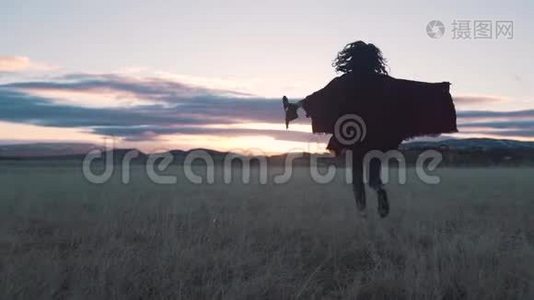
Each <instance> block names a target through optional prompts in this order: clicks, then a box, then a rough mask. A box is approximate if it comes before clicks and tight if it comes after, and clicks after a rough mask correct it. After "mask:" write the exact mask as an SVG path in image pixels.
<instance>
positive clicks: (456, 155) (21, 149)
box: [0, 138, 534, 166]
mask: <svg viewBox="0 0 534 300" xmlns="http://www.w3.org/2000/svg"><path fill="white" fill-rule="evenodd" d="M94 149H103V147H102V146H98V145H93V144H81V143H33V144H13V145H0V160H4V161H5V160H81V159H83V157H84V155H85V154H87V153H88V152H89V151H91V150H94ZM428 149H435V150H439V151H440V152H441V153H442V154H443V157H444V162H443V163H444V164H445V165H460V166H461V165H502V164H506V165H516V166H517V165H534V142H522V141H514V140H500V139H482V138H476V139H447V140H440V141H412V142H405V143H403V144H402V145H401V146H400V150H401V151H402V152H403V153H405V157H406V158H407V161H408V163H413V162H414V161H415V160H416V159H417V155H418V153H420V152H422V151H424V150H428ZM131 150H135V149H114V150H113V152H112V153H113V157H114V158H117V159H116V160H115V161H116V162H119V161H121V160H122V158H123V157H124V155H125V154H126V153H127V152H129V151H131ZM202 150H204V151H206V152H208V153H209V154H210V155H211V157H212V158H213V159H214V160H216V161H217V160H222V159H224V156H225V155H226V154H227V152H220V151H215V150H209V149H202ZM190 151H192V150H190ZM190 151H184V150H171V151H169V152H170V153H171V154H172V155H173V157H174V158H175V161H176V162H181V161H183V159H184V158H185V157H186V156H187V154H188V153H189V152H190ZM310 155H314V156H319V157H322V158H323V159H326V160H329V159H331V158H329V157H328V155H323V154H305V155H304V157H303V158H304V160H306V158H308V157H309V156H310ZM285 156H286V154H279V155H273V156H270V157H269V160H270V161H272V162H276V163H282V162H283V159H284V158H285ZM146 159H147V155H146V154H144V153H142V152H140V151H139V155H138V157H136V158H135V159H134V162H144V161H146ZM301 160H302V159H301Z"/></svg>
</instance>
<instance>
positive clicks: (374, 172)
mask: <svg viewBox="0 0 534 300" xmlns="http://www.w3.org/2000/svg"><path fill="white" fill-rule="evenodd" d="M367 167H368V168H369V173H368V174H369V186H370V187H371V188H372V189H374V190H379V189H382V187H383V184H382V179H381V178H380V172H381V169H382V164H381V161H380V159H376V158H375V159H372V160H371V161H370V162H369V166H367Z"/></svg>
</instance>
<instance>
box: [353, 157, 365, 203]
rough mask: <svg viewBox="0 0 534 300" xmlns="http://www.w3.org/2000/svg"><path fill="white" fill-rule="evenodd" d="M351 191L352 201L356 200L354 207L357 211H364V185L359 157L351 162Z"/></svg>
mask: <svg viewBox="0 0 534 300" xmlns="http://www.w3.org/2000/svg"><path fill="white" fill-rule="evenodd" d="M352 190H353V192H354V199H355V200H356V207H358V209H359V210H364V209H365V206H366V203H365V184H364V173H363V159H362V158H361V157H354V158H353V161H352Z"/></svg>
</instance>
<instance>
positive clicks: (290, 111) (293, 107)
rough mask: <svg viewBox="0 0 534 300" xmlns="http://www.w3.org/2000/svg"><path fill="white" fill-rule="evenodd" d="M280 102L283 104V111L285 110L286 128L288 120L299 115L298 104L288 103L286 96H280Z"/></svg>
mask: <svg viewBox="0 0 534 300" xmlns="http://www.w3.org/2000/svg"><path fill="white" fill-rule="evenodd" d="M282 103H283V105H284V111H285V112H286V129H287V128H288V127H289V122H291V121H293V120H295V119H297V118H298V117H299V115H298V114H297V109H298V108H299V105H297V104H294V103H289V100H287V97H286V96H284V97H283V98H282Z"/></svg>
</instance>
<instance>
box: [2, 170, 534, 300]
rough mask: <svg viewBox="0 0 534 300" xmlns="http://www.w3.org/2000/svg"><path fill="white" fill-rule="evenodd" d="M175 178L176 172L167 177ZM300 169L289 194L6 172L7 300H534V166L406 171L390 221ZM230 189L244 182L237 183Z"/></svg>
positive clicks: (136, 174)
mask: <svg viewBox="0 0 534 300" xmlns="http://www.w3.org/2000/svg"><path fill="white" fill-rule="evenodd" d="M176 168H178V167H176ZM307 172H308V170H307V169H306V168H299V169H297V170H296V171H295V173H296V174H295V175H294V177H293V179H292V180H291V181H290V182H289V183H287V184H282V185H276V184H273V183H269V184H266V185H260V184H257V183H251V184H242V183H238V182H235V183H232V184H229V185H225V184H222V183H221V180H220V178H216V184H213V185H195V184H191V183H187V181H186V180H185V178H183V175H182V176H181V177H180V178H179V179H178V183H177V184H173V185H156V184H153V183H151V182H150V181H149V180H148V179H147V178H146V176H144V172H143V169H142V168H141V167H136V168H134V170H133V174H132V182H130V184H128V185H123V184H121V183H120V180H119V176H115V177H114V178H113V179H112V181H111V182H108V183H106V184H103V185H94V184H89V183H87V182H86V181H85V179H84V178H83V176H82V174H81V171H80V168H79V166H75V165H68V164H66V163H64V166H60V165H59V164H55V165H54V166H53V167H52V166H47V165H46V164H44V165H43V164H37V163H35V164H34V163H27V162H25V163H5V162H4V163H2V164H1V165H0V186H1V190H0V223H1V226H0V254H1V255H0V298H1V299H12V298H18V299H43V298H44V299H46V298H54V299H77V298H81V299H84V298H91V299H98V298H128V299H141V298H143V299H145V298H158V299H161V298H166V299H167V298H173V299H180V298H181V299H205V298H222V299H250V298H264V299H293V298H301V299H310V298H312V299H313V298H349V299H534V281H533V280H534V251H533V249H534V182H533V178H534V169H527V168H524V169H523V168H486V169H483V168H480V169H468V168H463V169H462V168H450V169H439V170H438V171H437V173H438V174H439V175H440V176H441V183H440V184H438V185H426V184H423V183H421V182H419V181H418V180H417V178H416V177H415V174H414V171H413V170H409V176H408V184H406V185H400V184H396V183H390V184H388V186H387V188H388V191H389V193H390V201H391V214H390V216H389V217H388V218H386V219H380V218H379V217H378V216H377V215H376V211H375V209H376V203H375V197H374V195H373V194H372V193H371V191H368V195H369V196H368V198H369V199H368V201H369V208H368V209H369V212H368V217H367V219H362V218H361V217H359V216H358V214H357V212H356V209H355V205H354V202H353V198H352V193H351V188H350V186H348V185H346V184H344V183H343V181H342V180H341V179H338V180H337V181H336V182H333V183H330V184H327V185H319V184H315V183H313V182H312V181H311V180H310V178H309V176H307ZM237 181H238V180H237Z"/></svg>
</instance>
